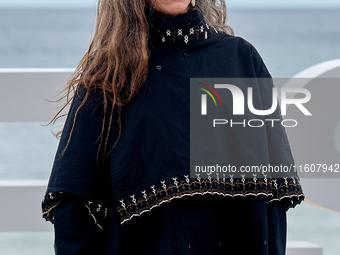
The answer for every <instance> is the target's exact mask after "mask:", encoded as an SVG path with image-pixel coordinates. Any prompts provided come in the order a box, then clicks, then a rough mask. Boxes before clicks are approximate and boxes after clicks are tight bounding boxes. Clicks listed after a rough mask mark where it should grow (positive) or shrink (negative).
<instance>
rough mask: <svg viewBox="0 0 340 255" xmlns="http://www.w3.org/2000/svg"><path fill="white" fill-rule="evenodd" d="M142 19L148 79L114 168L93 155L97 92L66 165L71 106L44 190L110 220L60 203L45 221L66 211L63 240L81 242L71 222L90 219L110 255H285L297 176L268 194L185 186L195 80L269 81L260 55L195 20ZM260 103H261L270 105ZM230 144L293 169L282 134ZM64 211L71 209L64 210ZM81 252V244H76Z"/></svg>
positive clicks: (112, 160)
mask: <svg viewBox="0 0 340 255" xmlns="http://www.w3.org/2000/svg"><path fill="white" fill-rule="evenodd" d="M146 14H147V17H148V22H149V25H150V28H149V29H150V38H149V49H150V60H149V72H148V77H147V80H146V82H145V84H143V86H142V88H141V89H140V91H139V92H138V94H137V96H136V98H135V99H134V100H133V101H132V102H131V103H130V104H129V105H127V106H126V107H124V109H123V110H122V120H121V124H122V127H123V129H122V134H121V137H120V140H119V141H118V143H117V146H116V147H115V148H114V149H113V150H112V151H111V152H110V157H109V162H105V164H100V165H96V164H95V162H96V161H95V158H96V153H95V152H96V150H93V146H95V145H97V144H96V142H97V138H98V132H99V133H100V130H101V124H102V122H101V121H100V119H101V118H100V116H101V114H103V113H102V105H101V103H100V97H101V94H100V93H98V91H94V92H93V93H92V95H91V99H90V102H89V103H87V104H86V107H85V108H84V109H83V110H82V111H80V112H79V114H78V116H77V121H79V122H80V123H82V125H81V126H79V125H75V132H74V134H73V135H72V139H71V143H70V146H69V148H68V149H67V151H66V153H65V155H64V157H62V158H60V157H59V155H60V153H61V151H62V149H63V147H64V145H65V142H67V137H68V133H69V131H70V130H71V128H72V120H73V116H74V112H75V109H76V107H77V106H78V105H79V103H80V102H81V98H78V97H75V99H74V101H73V103H72V106H71V108H70V114H69V116H68V120H67V121H66V124H65V127H64V132H63V136H62V138H61V142H60V145H59V148H58V152H57V155H56V159H55V162H54V166H53V170H52V174H51V178H50V182H49V185H48V189H47V192H48V193H51V194H53V193H55V192H58V191H59V192H60V191H62V192H64V193H65V194H68V193H69V194H73V195H77V196H79V197H81V198H83V199H84V203H85V204H84V205H86V201H88V200H91V201H93V202H95V203H98V204H100V205H103V207H105V208H107V209H108V211H107V212H108V213H107V214H103V215H102V216H96V215H95V213H93V212H92V211H91V210H88V211H89V213H88V214H87V215H83V214H82V213H79V212H80V211H81V209H79V210H78V209H75V208H78V207H79V206H80V205H79V203H78V206H75V205H74V204H72V200H67V201H68V203H67V204H68V205H66V203H64V204H63V207H62V206H61V205H62V203H63V201H61V202H60V201H53V199H52V200H47V199H46V200H45V202H44V208H45V210H44V211H45V216H46V219H50V220H52V219H53V210H55V211H57V210H63V213H60V212H61V211H58V213H56V215H55V216H58V215H59V216H58V217H64V218H67V219H68V220H67V221H63V220H62V219H61V218H58V219H56V222H58V224H60V225H59V227H58V229H59V230H60V231H61V232H60V233H59V236H65V235H64V234H65V233H63V232H62V231H63V229H64V228H63V227H62V224H63V222H74V226H73V227H72V228H66V226H65V229H74V230H73V231H74V235H75V236H76V235H77V233H79V232H81V229H82V228H84V225H81V224H78V223H77V222H78V220H76V219H74V218H75V217H76V218H78V219H79V218H80V217H84V220H85V221H86V220H87V222H88V224H92V225H96V223H97V222H103V224H102V225H101V226H103V229H104V230H103V232H102V233H103V238H102V243H99V244H98V245H104V246H105V247H106V254H108V255H122V254H148V255H152V254H155V255H156V254H284V250H285V236H286V225H285V224H286V219H285V210H286V209H288V208H290V207H294V206H295V205H296V204H298V203H300V202H301V201H302V200H303V193H302V189H301V185H300V183H299V179H298V177H297V176H296V175H295V176H289V177H287V179H285V181H284V180H275V184H276V185H272V182H271V181H272V180H271V179H270V178H268V180H267V181H268V182H266V184H265V185H262V184H261V185H260V184H259V182H256V183H253V182H252V180H247V184H248V185H244V186H243V185H242V183H241V182H238V185H234V181H235V183H236V181H237V180H232V181H231V180H230V179H229V178H226V180H225V181H224V182H223V181H222V180H221V179H219V180H218V181H217V179H216V178H214V180H213V181H214V183H217V184H218V185H215V186H213V185H210V183H209V181H208V180H197V179H190V178H189V166H190V160H189V159H190V146H189V144H190V118H189V113H190V104H189V85H190V78H191V77H245V78H251V77H253V78H254V77H263V78H266V77H267V78H268V77H270V74H269V72H268V70H267V68H266V67H265V65H264V63H263V61H262V59H261V57H260V55H259V54H258V52H257V51H256V49H255V48H254V47H253V46H252V45H251V44H250V43H248V42H247V41H245V40H244V39H242V38H240V37H235V36H231V35H227V34H225V33H224V32H217V31H216V30H215V29H213V28H211V26H208V25H207V24H205V23H204V20H203V16H202V14H201V13H200V12H198V11H189V12H188V13H185V14H183V15H179V16H177V17H172V18H169V17H165V16H164V15H163V14H161V13H159V12H157V11H154V12H152V13H149V12H148V10H146ZM187 23H188V24H187ZM186 24H187V25H188V26H186ZM188 52H190V55H189V53H188ZM186 56H187V57H186ZM160 70H162V71H161V72H160ZM258 89H260V88H258ZM261 89H262V88H261ZM266 89H268V88H266ZM261 91H262V90H261ZM264 91H267V90H264ZM264 91H263V93H265V92H264ZM80 95H81V93H80ZM261 95H263V97H262V98H261V100H271V97H268V96H266V95H265V94H261ZM115 117H116V115H115ZM276 117H277V118H279V117H280V116H276ZM112 123H113V124H112V126H111V130H110V137H111V138H110V139H111V141H110V144H111V145H113V144H114V143H115V141H116V140H115V139H114V138H115V137H116V136H117V130H118V129H117V126H116V125H117V121H116V119H114V120H113V122H112ZM82 127H87V128H82ZM271 132H275V133H271ZM84 137H86V139H83V138H84ZM230 137H231V141H232V142H231V143H232V144H231V145H230V146H232V145H233V144H236V143H237V144H238V145H239V147H237V148H235V149H234V151H235V153H239V154H242V153H243V154H244V155H253V156H254V157H258V156H263V152H264V151H268V153H270V155H268V158H267V160H268V161H269V162H272V160H275V162H280V161H281V160H285V161H289V162H291V163H294V161H293V158H292V156H291V153H290V148H289V144H288V141H287V138H286V136H285V133H284V130H282V129H273V130H271V131H268V133H266V132H265V131H264V132H263V133H261V135H256V136H255V135H254V134H252V133H250V134H249V135H248V136H247V137H242V136H240V135H239V134H237V132H236V133H235V134H230ZM233 139H234V140H233ZM239 139H242V141H249V140H252V141H254V142H255V143H257V144H258V148H257V150H251V149H250V148H249V147H248V146H247V142H243V143H238V142H239V141H240V140H239ZM267 139H268V140H267ZM267 141H268V142H267ZM242 146H243V147H242ZM261 153H262V154H261ZM229 159H230V161H231V162H232V161H233V158H232V157H229ZM248 160H250V159H248V158H246V157H245V158H244V162H245V164H247V163H249V161H248ZM108 176H109V177H108ZM74 180H77V181H74ZM238 181H240V180H238ZM108 182H109V183H108ZM233 185H234V186H233ZM230 187H232V189H229V188H230ZM237 187H239V189H237ZM243 187H244V189H243ZM247 187H250V188H247ZM48 193H47V194H48ZM212 194H214V195H212ZM217 194H218V195H217ZM57 203H60V205H58V204H57ZM67 206H69V207H70V208H73V209H72V210H71V209H70V210H66V209H65V207H67ZM62 208H63V209H62ZM94 208H95V207H94ZM75 211H77V213H75ZM60 215H63V216H60ZM80 215H81V216H80ZM65 224H66V223H65ZM92 225H91V226H92ZM92 234H93V233H92ZM90 235H91V234H90ZM67 236H71V237H72V236H73V234H72V233H69V234H68V235H67ZM89 238H90V239H91V237H89V236H86V238H84V240H86V239H89ZM64 245H67V242H64ZM78 245H79V246H81V245H84V244H83V243H82V241H81V240H80V241H79V244H78ZM64 248H65V247H64ZM63 250H67V247H66V248H65V249H63ZM63 255H66V254H63ZM99 255H100V254H99Z"/></svg>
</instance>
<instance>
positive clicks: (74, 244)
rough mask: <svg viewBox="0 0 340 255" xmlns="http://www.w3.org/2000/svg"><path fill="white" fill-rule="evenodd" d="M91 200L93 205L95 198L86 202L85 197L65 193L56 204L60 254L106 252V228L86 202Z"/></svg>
mask: <svg viewBox="0 0 340 255" xmlns="http://www.w3.org/2000/svg"><path fill="white" fill-rule="evenodd" d="M88 202H90V205H92V204H91V202H92V201H87V202H84V199H83V198H82V197H79V196H77V195H73V194H65V193H64V194H63V199H62V201H61V202H60V203H59V205H58V206H57V207H56V208H54V231H55V245H54V247H55V253H56V255H76V254H77V255H87V254H88V255H101V254H105V245H106V242H105V231H104V230H103V229H102V228H101V227H98V222H97V221H96V216H95V215H93V214H92V212H91V209H90V207H88V206H87V205H86V203H88ZM97 206H98V204H97V205H96V207H97ZM99 208H100V209H102V208H101V206H100V207H99ZM94 211H96V210H94Z"/></svg>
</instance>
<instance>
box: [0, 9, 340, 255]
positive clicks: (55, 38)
mask: <svg viewBox="0 0 340 255" xmlns="http://www.w3.org/2000/svg"><path fill="white" fill-rule="evenodd" d="M228 23H229V24H230V25H231V26H232V27H233V28H234V31H235V35H237V36H241V37H243V38H245V39H246V40H248V41H249V42H250V43H252V44H253V45H254V46H255V48H256V49H257V50H258V51H259V53H260V54H261V56H262V58H263V59H264V62H265V64H266V66H267V68H268V69H269V71H270V73H271V75H272V76H273V77H274V78H289V77H293V76H294V75H295V74H297V73H299V72H301V71H302V70H304V69H306V68H308V67H310V66H313V65H316V64H319V63H321V62H324V61H328V60H333V59H339V58H340V9H323V10H317V9H313V10H311V9H230V10H229V16H228ZM94 24H95V11H94V10H92V9H85V10H84V9H83V10H77V9H69V10H65V9H60V10H57V9H53V10H52V9H46V10H43V9H39V10H34V9H29V10H18V9H15V10H14V9H12V10H10V9H0V68H49V67H53V68H54V67H71V68H74V67H75V66H76V65H77V63H78V61H79V60H80V58H81V57H82V55H83V54H84V53H85V51H86V49H87V47H88V46H89V43H90V40H91V36H92V35H93V32H94ZM0 82H1V81H0ZM0 85H1V84H0ZM9 107H10V106H9ZM46 124H47V123H38V122H25V123H22V122H11V123H8V122H6V123H4V122H0V180H15V179H21V180H22V179H43V180H46V179H48V177H49V174H50V170H51V167H52V163H53V159H54V155H55V152H56V148H57V146H58V140H57V139H56V138H55V137H54V136H53V132H55V131H56V130H55V128H52V127H51V126H46ZM59 128H61V127H59ZM57 129H58V127H57ZM0 208H1V205H0ZM0 210H1V209H0ZM46 224H49V223H46ZM287 226H288V240H289V241H308V242H311V243H314V244H318V245H320V246H322V247H323V251H324V255H339V254H340V243H339V240H340V214H337V213H334V212H330V211H326V210H323V209H321V208H318V207H315V206H312V205H310V204H308V203H306V202H304V203H302V204H301V205H298V206H297V207H296V208H294V209H290V210H289V211H288V213H287ZM53 238H54V237H53V233H42V232H34V233H33V232H29V233H17V232H10V233H7V232H6V233H0V254H1V255H17V254H25V255H31V254H32V255H33V254H34V255H40V254H41V255H52V254H53V242H54V240H53Z"/></svg>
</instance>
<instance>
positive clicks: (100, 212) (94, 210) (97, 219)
mask: <svg viewBox="0 0 340 255" xmlns="http://www.w3.org/2000/svg"><path fill="white" fill-rule="evenodd" d="M84 205H85V207H86V208H87V209H88V211H89V215H90V216H91V217H92V218H93V220H94V223H95V224H96V225H97V226H98V227H99V228H100V229H101V230H103V221H104V220H105V219H106V216H107V211H108V209H107V208H106V207H105V206H103V205H102V204H98V203H94V202H93V201H91V200H89V201H86V202H85V203H84Z"/></svg>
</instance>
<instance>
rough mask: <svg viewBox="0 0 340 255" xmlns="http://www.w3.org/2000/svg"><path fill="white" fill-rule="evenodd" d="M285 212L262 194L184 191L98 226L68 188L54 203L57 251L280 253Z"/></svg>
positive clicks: (94, 254) (90, 254)
mask: <svg viewBox="0 0 340 255" xmlns="http://www.w3.org/2000/svg"><path fill="white" fill-rule="evenodd" d="M233 208H238V210H234V209H233ZM285 213H286V212H285V206H284V204H283V203H281V202H273V203H270V204H267V202H266V199H265V197H256V198H254V197H247V198H241V197H238V198H237V197H236V198H221V197H218V196H211V195H207V196H204V197H193V198H188V197H186V198H182V199H177V200H174V201H173V202H171V203H167V204H164V206H161V207H159V208H157V209H155V210H154V211H153V212H152V213H149V214H146V215H145V216H144V215H143V217H142V218H138V219H134V221H131V222H128V223H127V224H126V225H125V226H124V227H123V228H121V227H120V224H119V220H118V217H117V216H115V215H113V216H112V217H111V218H110V220H111V224H110V229H104V230H103V231H101V230H99V229H98V228H97V227H96V226H95V224H94V221H93V218H92V217H91V216H90V215H89V214H88V212H87V211H86V208H85V207H84V206H83V201H82V199H81V198H77V197H76V196H74V195H69V194H67V195H65V198H64V200H63V202H62V203H61V205H60V206H58V207H57V208H56V209H55V235H56V244H55V247H56V254H57V255H59V254H62V255H69V254H70V255H71V254H83V255H87V254H88V255H101V254H110V255H130V254H145V255H146V254H148V255H159V254H162V255H173V254H188V255H189V254H195V255H198V254H202V255H203V254H214V255H218V254H221V255H222V254H230V255H240V254H244V255H248V254H252V255H257V254H261V255H262V254H263V255H264V254H275V255H283V254H285V245H286V214H285ZM107 231H109V233H110V234H109V235H107ZM105 247H107V250H106V251H105Z"/></svg>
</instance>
